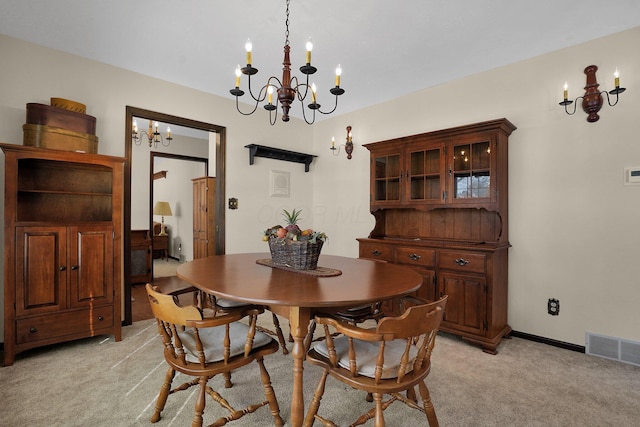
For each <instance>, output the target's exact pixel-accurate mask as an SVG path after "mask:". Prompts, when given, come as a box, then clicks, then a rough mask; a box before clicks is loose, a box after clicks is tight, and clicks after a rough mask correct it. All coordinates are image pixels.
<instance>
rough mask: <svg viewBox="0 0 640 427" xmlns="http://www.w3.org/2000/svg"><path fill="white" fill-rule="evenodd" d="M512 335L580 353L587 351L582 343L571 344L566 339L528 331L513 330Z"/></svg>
mask: <svg viewBox="0 0 640 427" xmlns="http://www.w3.org/2000/svg"><path fill="white" fill-rule="evenodd" d="M511 336H512V337H516V338H522V339H525V340H529V341H535V342H539V343H542V344H548V345H551V346H554V347H559V348H564V349H565V350H571V351H577V352H578V353H584V352H585V351H586V349H585V347H584V346H582V345H577V344H571V343H568V342H565V341H558V340H554V339H551V338H545V337H541V336H538V335H532V334H527V333H526V332H518V331H512V332H511Z"/></svg>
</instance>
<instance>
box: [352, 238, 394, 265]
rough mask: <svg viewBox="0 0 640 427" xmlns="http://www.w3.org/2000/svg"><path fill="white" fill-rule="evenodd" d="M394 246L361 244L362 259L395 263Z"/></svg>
mask: <svg viewBox="0 0 640 427" xmlns="http://www.w3.org/2000/svg"><path fill="white" fill-rule="evenodd" d="M392 248H393V246H390V245H383V244H380V243H364V242H362V243H360V251H359V255H358V256H359V257H360V258H369V259H380V260H384V261H393V249H392Z"/></svg>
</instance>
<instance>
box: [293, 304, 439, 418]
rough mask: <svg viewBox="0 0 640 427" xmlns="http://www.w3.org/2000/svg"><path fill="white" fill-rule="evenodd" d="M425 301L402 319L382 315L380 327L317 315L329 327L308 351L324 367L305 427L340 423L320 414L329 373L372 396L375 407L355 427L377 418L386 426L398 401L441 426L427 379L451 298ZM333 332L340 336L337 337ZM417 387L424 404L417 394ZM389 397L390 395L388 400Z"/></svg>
mask: <svg viewBox="0 0 640 427" xmlns="http://www.w3.org/2000/svg"><path fill="white" fill-rule="evenodd" d="M415 301H416V299H415V298H414V303H415ZM420 301H421V302H422V304H419V305H412V306H410V307H409V308H407V310H406V311H405V312H404V313H403V314H402V315H400V316H398V317H384V318H382V319H380V321H379V322H378V324H377V326H376V328H375V329H363V328H361V327H358V326H354V325H353V324H351V323H349V322H345V321H343V320H339V319H337V318H335V317H321V316H316V317H315V321H316V323H317V324H318V325H322V326H323V328H324V333H325V340H323V341H320V342H319V343H317V344H316V345H315V346H314V347H313V348H312V349H311V350H309V351H308V353H307V361H308V362H309V363H312V364H314V365H318V366H321V367H322V368H323V369H324V372H323V374H322V376H321V378H320V381H319V383H318V386H317V387H316V390H315V393H314V396H313V399H312V401H311V404H310V407H309V411H308V413H307V415H306V417H305V421H304V425H305V426H306V427H311V426H312V425H313V422H314V421H315V420H319V421H320V422H322V423H323V425H325V426H335V424H334V423H333V422H332V421H330V420H326V419H324V418H322V417H321V416H319V415H318V409H319V407H320V400H321V399H322V395H323V394H324V389H325V383H326V380H327V376H328V375H331V376H332V377H333V378H335V379H337V380H339V381H341V382H343V383H345V384H347V385H349V386H351V387H353V388H355V389H358V390H363V391H365V392H367V393H372V395H373V400H374V401H375V407H374V408H373V409H371V410H370V411H369V412H367V413H365V414H363V415H361V416H360V417H359V418H357V419H356V421H355V422H354V423H353V424H351V426H358V425H361V424H364V423H365V422H367V421H368V420H370V419H374V426H375V427H384V426H385V420H384V415H383V411H384V410H385V409H387V407H388V406H389V405H390V404H391V403H393V402H395V401H401V402H403V403H405V404H406V405H407V406H409V407H410V408H414V409H417V410H419V411H421V412H423V413H424V414H425V415H426V418H427V421H428V423H429V426H431V427H436V426H438V419H437V417H436V412H435V408H434V407H433V403H432V402H431V397H430V395H429V389H428V388H427V384H426V382H425V379H426V377H427V376H428V375H429V372H430V371H431V353H432V351H433V348H434V345H435V338H436V334H437V332H438V328H439V327H440V323H441V322H442V317H443V314H444V309H445V305H446V302H447V296H446V295H445V296H444V297H442V298H441V299H440V300H438V301H435V302H427V301H425V300H420ZM333 331H337V332H339V333H340V334H341V335H340V336H338V337H337V338H334V335H333ZM416 385H417V386H418V390H419V392H420V398H421V400H422V405H421V406H420V405H418V403H417V399H416V395H415V392H414V387H415V386H416ZM401 392H406V395H402V394H401ZM384 395H389V396H390V397H389V399H388V400H386V401H384V402H383V400H382V399H383V396H384Z"/></svg>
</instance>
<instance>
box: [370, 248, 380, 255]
mask: <svg viewBox="0 0 640 427" xmlns="http://www.w3.org/2000/svg"><path fill="white" fill-rule="evenodd" d="M371 254H373V255H375V256H380V255H382V252H380V251H379V250H377V249H376V250H375V251H371Z"/></svg>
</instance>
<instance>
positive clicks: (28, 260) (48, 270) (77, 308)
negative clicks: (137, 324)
mask: <svg viewBox="0 0 640 427" xmlns="http://www.w3.org/2000/svg"><path fill="white" fill-rule="evenodd" d="M0 148H2V150H3V151H4V153H5V215H4V365H5V366H8V365H11V364H13V361H14V359H15V355H16V354H17V353H20V352H22V351H24V350H27V349H30V348H34V347H39V346H43V345H48V344H53V343H58V342H63V341H69V340H73V339H78V338H84V337H90V336H95V335H102V334H112V335H114V337H115V340H116V341H120V340H121V339H122V334H121V296H120V294H121V287H122V284H121V272H122V269H121V261H122V260H121V257H122V255H121V254H122V209H123V206H122V198H123V165H124V159H123V158H119V157H110V156H102V155H97V154H84V153H75V152H68V151H59V150H48V149H41V148H33V147H27V146H21V145H12V144H0Z"/></svg>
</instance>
